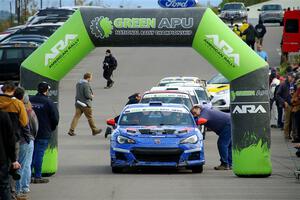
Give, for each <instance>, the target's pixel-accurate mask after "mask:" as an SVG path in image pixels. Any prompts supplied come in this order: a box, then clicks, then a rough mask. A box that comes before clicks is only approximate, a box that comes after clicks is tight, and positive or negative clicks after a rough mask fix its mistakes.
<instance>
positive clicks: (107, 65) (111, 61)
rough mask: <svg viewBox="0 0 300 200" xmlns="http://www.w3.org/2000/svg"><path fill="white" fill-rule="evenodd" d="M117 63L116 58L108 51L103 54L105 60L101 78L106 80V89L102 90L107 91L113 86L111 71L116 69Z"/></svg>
mask: <svg viewBox="0 0 300 200" xmlns="http://www.w3.org/2000/svg"><path fill="white" fill-rule="evenodd" d="M117 66H118V62H117V60H116V58H115V57H114V56H113V55H112V54H111V51H110V50H109V49H107V50H106V52H105V58H104V61H103V70H104V71H103V77H104V78H105V79H106V80H107V84H106V87H104V89H109V88H111V87H112V86H113V85H114V81H113V80H111V76H112V74H113V71H114V70H116V69H117Z"/></svg>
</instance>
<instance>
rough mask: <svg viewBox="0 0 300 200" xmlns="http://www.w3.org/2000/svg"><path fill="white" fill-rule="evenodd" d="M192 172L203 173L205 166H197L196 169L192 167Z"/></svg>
mask: <svg viewBox="0 0 300 200" xmlns="http://www.w3.org/2000/svg"><path fill="white" fill-rule="evenodd" d="M191 169H192V172H193V173H199V174H200V173H202V172H203V165H200V166H195V167H192V168H191Z"/></svg>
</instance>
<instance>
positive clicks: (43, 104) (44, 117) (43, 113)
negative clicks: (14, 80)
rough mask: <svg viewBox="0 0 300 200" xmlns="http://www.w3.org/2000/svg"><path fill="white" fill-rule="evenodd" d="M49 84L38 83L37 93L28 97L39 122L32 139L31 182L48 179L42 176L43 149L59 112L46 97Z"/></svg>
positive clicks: (42, 181) (44, 149)
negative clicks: (32, 172) (36, 131)
mask: <svg viewBox="0 0 300 200" xmlns="http://www.w3.org/2000/svg"><path fill="white" fill-rule="evenodd" d="M49 90H50V85H49V84H48V83H46V82H41V83H39V85H38V93H37V94H36V95H35V96H33V97H31V98H30V102H31V103H32V108H33V110H34V112H35V113H36V116H37V118H38V122H39V129H38V133H37V136H36V138H35V141H34V152H33V160H32V169H33V171H34V176H33V177H32V182H33V183H48V182H49V180H48V179H46V178H43V177H42V165H43V158H44V154H45V151H46V149H47V147H48V144H49V140H50V139H51V137H52V133H53V131H54V130H55V129H56V127H57V125H58V122H59V113H58V110H57V107H56V106H55V104H54V103H53V101H52V100H51V99H50V98H49V97H48V95H49Z"/></svg>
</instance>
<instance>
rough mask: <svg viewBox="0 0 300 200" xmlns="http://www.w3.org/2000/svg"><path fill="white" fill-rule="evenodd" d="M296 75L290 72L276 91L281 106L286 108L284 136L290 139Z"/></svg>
mask: <svg viewBox="0 0 300 200" xmlns="http://www.w3.org/2000/svg"><path fill="white" fill-rule="evenodd" d="M295 77H296V74H295V73H294V72H290V73H288V75H287V79H286V81H285V82H284V83H283V84H281V85H280V86H279V88H278V90H277V93H276V99H277V101H278V103H279V104H280V105H281V107H283V108H284V127H283V129H284V136H285V138H286V139H290V138H291V136H290V134H291V99H292V93H293V91H294V89H295V85H294V84H295V83H294V82H295Z"/></svg>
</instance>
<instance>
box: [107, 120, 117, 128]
mask: <svg viewBox="0 0 300 200" xmlns="http://www.w3.org/2000/svg"><path fill="white" fill-rule="evenodd" d="M106 124H107V125H109V126H115V125H116V122H115V119H114V118H112V119H108V120H106Z"/></svg>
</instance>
